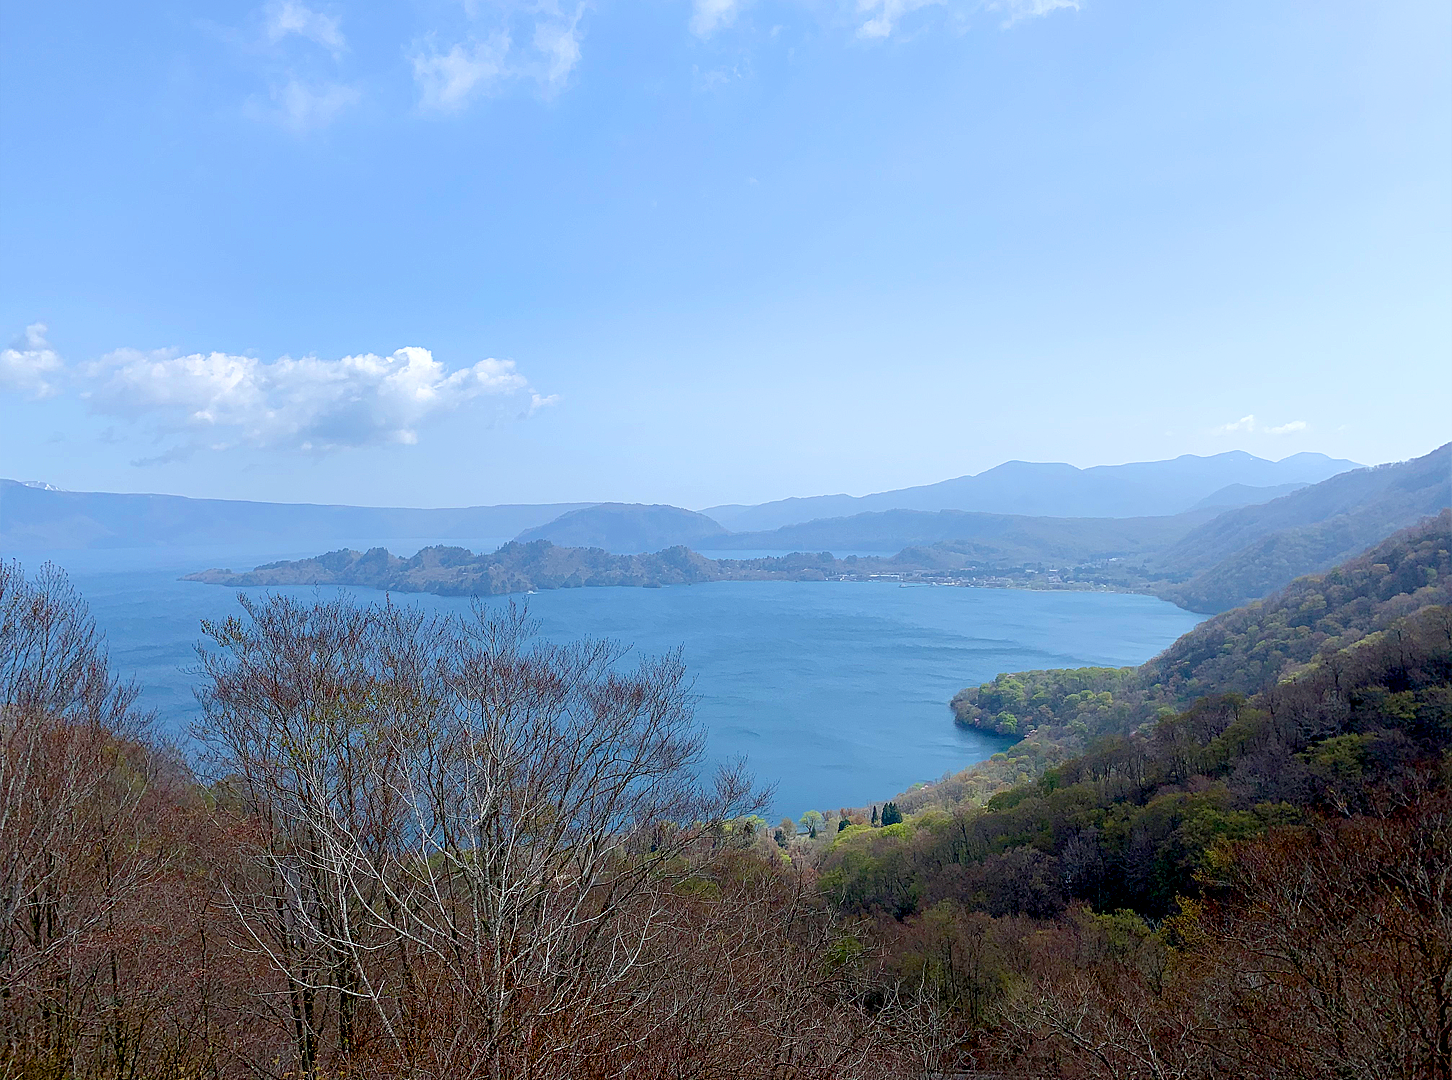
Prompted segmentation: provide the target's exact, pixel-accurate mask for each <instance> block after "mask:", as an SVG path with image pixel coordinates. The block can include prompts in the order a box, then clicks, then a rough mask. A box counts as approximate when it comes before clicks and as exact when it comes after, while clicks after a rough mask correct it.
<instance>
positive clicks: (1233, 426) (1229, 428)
mask: <svg viewBox="0 0 1452 1080" xmlns="http://www.w3.org/2000/svg"><path fill="white" fill-rule="evenodd" d="M1254 430H1255V416H1254V415H1251V416H1242V417H1241V418H1240V419H1239V420H1236V421H1234V422H1233V423H1230V424H1221V425H1220V426H1219V427H1218V428H1216V429H1215V434H1217V435H1234V434H1235V433H1237V432H1245V433H1247V434H1248V433H1250V432H1252V431H1254Z"/></svg>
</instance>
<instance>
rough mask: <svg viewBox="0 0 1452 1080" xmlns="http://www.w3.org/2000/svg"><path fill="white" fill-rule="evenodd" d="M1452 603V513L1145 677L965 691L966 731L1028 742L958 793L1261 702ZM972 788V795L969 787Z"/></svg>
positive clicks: (1201, 639)
mask: <svg viewBox="0 0 1452 1080" xmlns="http://www.w3.org/2000/svg"><path fill="white" fill-rule="evenodd" d="M1449 604H1452V514H1449V513H1448V512H1446V511H1444V512H1443V513H1441V514H1440V515H1438V516H1437V517H1435V518H1429V519H1427V520H1425V521H1423V522H1422V523H1420V524H1418V525H1416V526H1413V527H1411V528H1409V529H1405V530H1403V531H1401V532H1399V533H1397V534H1395V535H1394V536H1392V537H1390V538H1389V539H1387V540H1385V541H1383V542H1382V543H1380V544H1378V545H1377V546H1376V547H1374V548H1372V549H1371V550H1369V551H1367V552H1366V553H1364V554H1363V555H1361V556H1359V557H1357V558H1355V559H1352V560H1351V561H1350V562H1347V563H1345V564H1343V565H1342V566H1339V567H1337V568H1335V569H1333V570H1331V571H1329V572H1327V573H1325V574H1321V575H1316V576H1312V577H1304V578H1300V579H1298V580H1296V581H1294V582H1292V583H1291V584H1290V585H1288V586H1286V587H1285V588H1283V589H1281V590H1280V591H1279V592H1277V593H1275V594H1274V595H1272V596H1271V597H1269V598H1267V599H1265V600H1263V601H1257V602H1255V603H1252V604H1248V605H1246V606H1244V607H1241V608H1237V609H1235V610H1234V611H1229V612H1226V613H1224V614H1222V615H1219V616H1216V617H1215V618H1213V619H1210V620H1208V621H1206V622H1205V623H1203V624H1201V625H1200V626H1199V627H1197V628H1195V629H1194V630H1192V631H1191V632H1190V633H1188V634H1186V635H1185V636H1184V637H1182V638H1180V639H1179V641H1177V642H1175V644H1174V645H1172V646H1171V647H1170V648H1169V649H1167V650H1166V651H1165V652H1164V653H1162V654H1160V655H1159V656H1156V657H1155V658H1154V659H1152V660H1150V661H1149V662H1148V663H1146V664H1144V665H1142V666H1140V667H1138V668H1076V669H1065V670H1057V671H1028V672H1018V673H1013V674H1003V675H999V676H998V677H997V678H996V679H994V680H993V681H992V682H989V683H984V684H983V685H981V686H977V687H970V688H968V689H965V690H963V691H962V692H960V693H959V694H958V695H957V696H956V697H955V698H954V699H953V702H952V708H953V713H954V717H955V719H956V721H957V722H958V723H959V724H962V725H965V726H969V727H974V728H978V729H981V730H985V731H992V732H997V733H999V734H1004V735H1020V736H1024V739H1023V740H1022V742H1020V743H1019V744H1017V745H1015V746H1014V747H1013V748H1011V749H1010V750H1009V751H1007V753H1006V755H1005V757H1003V758H1002V759H1000V760H999V761H998V762H997V763H988V764H987V765H986V766H985V768H983V769H981V770H980V772H979V774H978V775H977V776H976V777H974V778H972V780H971V782H970V779H969V778H968V777H967V776H966V774H960V776H959V777H958V778H957V780H956V785H957V790H958V791H959V792H960V793H962V792H964V791H969V790H972V791H977V792H981V791H983V790H986V789H987V787H991V786H993V784H995V783H1001V781H1002V780H1003V778H1004V776H1005V775H1007V776H1008V777H1010V778H1012V777H1016V776H1021V775H1032V774H1034V773H1035V772H1036V771H1037V770H1038V769H1041V768H1043V767H1045V766H1046V765H1047V764H1050V763H1052V762H1054V761H1061V760H1063V759H1065V758H1066V757H1068V756H1069V755H1071V754H1073V753H1076V752H1078V751H1080V750H1082V749H1084V748H1085V747H1087V746H1088V745H1089V743H1090V742H1092V741H1093V740H1094V739H1095V738H1098V737H1101V736H1105V735H1122V734H1127V733H1129V732H1132V731H1134V730H1136V729H1138V728H1140V727H1141V726H1142V725H1144V724H1146V723H1147V722H1150V721H1152V720H1154V719H1155V718H1156V717H1157V716H1159V715H1162V714H1163V713H1165V712H1171V711H1174V710H1177V709H1181V708H1184V707H1186V706H1188V705H1189V704H1190V703H1191V702H1193V701H1194V700H1196V699H1197V698H1199V697H1202V696H1204V695H1214V694H1240V695H1251V694H1256V693H1260V692H1263V691H1266V690H1268V689H1270V688H1272V687H1274V686H1276V685H1277V684H1278V683H1280V682H1281V681H1283V680H1285V679H1287V678H1288V677H1290V676H1293V675H1295V674H1297V673H1298V672H1302V671H1305V670H1307V669H1309V668H1314V667H1324V666H1326V665H1330V664H1333V659H1332V658H1334V657H1341V658H1342V660H1336V661H1334V662H1335V663H1340V662H1344V659H1345V657H1346V656H1348V655H1351V654H1352V653H1354V652H1355V650H1357V649H1359V648H1362V647H1364V646H1365V645H1367V644H1369V643H1373V642H1375V641H1377V640H1379V639H1380V637H1381V636H1383V635H1385V634H1386V633H1387V632H1388V631H1389V628H1391V627H1393V626H1395V625H1396V624H1397V623H1398V621H1399V620H1402V619H1405V618H1406V617H1408V616H1410V615H1411V614H1413V613H1414V612H1417V611H1420V610H1423V609H1427V608H1431V607H1436V606H1439V605H1440V606H1444V607H1445V606H1446V605H1449ZM965 785H966V786H965Z"/></svg>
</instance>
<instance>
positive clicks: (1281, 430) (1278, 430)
mask: <svg viewBox="0 0 1452 1080" xmlns="http://www.w3.org/2000/svg"><path fill="white" fill-rule="evenodd" d="M1306 428H1307V424H1306V421H1304V420H1292V421H1290V422H1289V423H1285V424H1277V425H1275V426H1274V427H1266V426H1265V425H1264V424H1262V423H1261V422H1260V421H1258V420H1257V419H1256V418H1255V416H1254V414H1251V415H1249V416H1242V417H1241V418H1240V419H1239V420H1235V421H1233V422H1231V423H1229V424H1221V425H1220V426H1219V427H1218V428H1216V429H1215V434H1217V435H1237V434H1239V435H1254V434H1261V435H1296V434H1299V433H1300V432H1302V431H1305V430H1306Z"/></svg>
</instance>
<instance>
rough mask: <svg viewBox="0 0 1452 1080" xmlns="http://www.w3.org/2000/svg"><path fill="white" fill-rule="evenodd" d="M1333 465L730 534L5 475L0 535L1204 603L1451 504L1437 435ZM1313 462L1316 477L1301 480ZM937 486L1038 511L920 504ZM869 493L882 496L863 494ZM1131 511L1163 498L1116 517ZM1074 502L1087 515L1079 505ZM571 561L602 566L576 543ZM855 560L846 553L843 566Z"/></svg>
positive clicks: (1081, 484) (1323, 560)
mask: <svg viewBox="0 0 1452 1080" xmlns="http://www.w3.org/2000/svg"><path fill="white" fill-rule="evenodd" d="M1351 466H1353V463H1351V462H1347V461H1340V460H1336V459H1332V458H1328V457H1325V456H1324V455H1319V454H1297V455H1295V456H1294V457H1290V458H1286V459H1285V460H1284V461H1280V462H1270V461H1264V460H1262V459H1259V458H1255V457H1252V456H1251V455H1249V454H1242V453H1238V452H1236V453H1228V454H1217V455H1215V456H1213V457H1207V458H1198V457H1193V456H1190V455H1186V456H1183V457H1179V458H1175V459H1173V460H1171V461H1162V462H1139V463H1134V464H1132V465H1119V466H1105V467H1100V468H1096V469H1076V468H1074V467H1073V466H1069V465H1053V464H1050V465H1031V464H1028V463H1024V462H1009V463H1008V464H1006V465H1003V466H1000V467H999V468H997V469H990V470H988V471H987V472H985V473H982V474H979V475H978V476H974V477H960V478H958V479H956V480H950V481H945V482H944V483H943V484H936V485H930V486H929V487H925V488H908V489H903V490H902V491H899V492H883V493H880V494H878V495H872V496H864V497H862V498H860V499H854V498H851V497H848V496H824V497H822V498H820V499H799V500H785V501H783V502H781V503H766V504H762V505H761V506H759V507H734V508H732V507H727V508H721V507H716V508H713V511H714V513H715V514H719V515H720V516H721V517H725V518H726V519H727V520H728V521H730V522H732V523H734V524H736V525H737V526H738V528H737V529H736V530H731V529H728V528H726V527H725V526H724V524H723V523H722V521H721V520H720V518H719V517H717V516H713V514H707V513H703V512H697V511H692V510H686V509H683V508H681V507H676V506H668V505H660V504H653V505H642V504H629V503H595V504H582V503H555V504H541V505H508V506H485V507H465V508H458V509H438V510H427V509H407V508H374V507H348V506H326V505H308V504H303V505H293V504H281V503H248V502H231V501H227V500H217V499H186V498H181V497H178V496H165V495H121V494H106V493H86V492H66V491H58V490H54V489H47V488H44V487H42V486H38V485H29V484H20V483H16V482H14V481H8V480H7V481H0V550H3V551H4V552H6V553H15V552H20V551H34V550H46V549H65V548H72V549H74V548H86V547H91V548H94V547H124V546H151V545H162V544H198V545H200V544H208V543H216V542H220V541H225V542H227V543H230V544H237V543H239V542H243V543H247V542H254V541H266V542H268V543H277V542H280V541H286V542H289V543H295V544H308V545H311V544H322V543H326V542H328V541H330V540H355V539H368V540H370V541H374V542H376V541H387V540H390V539H398V540H404V539H434V540H443V539H459V540H465V541H469V542H471V543H472V545H473V546H474V547H476V548H480V549H483V548H491V549H492V548H493V547H494V546H496V545H498V544H499V543H500V542H501V541H502V540H504V539H506V538H508V537H510V536H513V537H514V538H515V539H516V540H518V541H519V542H521V543H523V544H527V545H528V544H533V543H534V542H536V541H547V542H548V544H549V545H552V546H553V547H554V548H556V549H560V550H561V551H564V550H574V551H585V550H588V549H593V550H596V551H598V552H600V553H602V554H604V553H609V554H611V555H614V556H634V555H642V554H646V553H650V552H663V551H665V550H666V549H670V548H683V549H690V550H692V551H695V552H700V551H707V552H715V553H720V554H726V553H735V552H739V553H741V555H742V556H744V557H746V558H752V557H753V556H754V555H760V554H765V553H774V552H775V553H780V552H791V551H796V552H812V553H823V558H824V559H826V560H827V562H826V563H824V564H823V567H824V569H826V570H828V571H830V572H836V571H832V570H831V566H829V565H828V564H831V563H832V560H831V557H830V556H828V555H825V553H826V552H836V553H838V554H839V555H845V554H846V553H849V552H862V553H864V554H865V553H875V554H878V555H879V556H880V558H879V559H874V560H871V561H872V563H873V564H874V569H873V571H872V572H874V573H875V572H877V571H878V570H885V569H888V568H890V567H891V566H896V567H901V568H904V569H909V568H910V569H911V570H913V571H914V572H918V573H932V572H938V571H942V572H945V573H958V574H961V573H967V572H974V573H998V572H1000V571H1003V572H1007V571H1015V570H1017V571H1021V572H1022V573H1023V574H1025V575H1032V574H1035V573H1039V572H1040V571H1045V572H1048V573H1052V574H1055V575H1058V580H1060V581H1061V582H1062V583H1064V584H1071V583H1072V584H1078V585H1084V584H1095V585H1110V586H1114V587H1120V588H1131V589H1136V590H1140V591H1147V592H1154V593H1156V594H1157V595H1160V596H1163V597H1164V598H1166V599H1169V600H1173V601H1174V602H1176V603H1178V604H1181V605H1182V606H1185V607H1188V608H1190V609H1192V610H1196V611H1207V612H1214V611H1222V610H1225V609H1227V608H1230V607H1234V606H1236V605H1238V604H1242V603H1245V602H1247V601H1249V600H1253V599H1255V598H1257V597H1260V596H1264V595H1266V594H1267V593H1269V592H1270V591H1273V590H1274V589H1276V588H1279V587H1280V586H1282V585H1284V584H1286V583H1287V582H1289V581H1290V580H1292V579H1293V578H1296V577H1298V576H1301V575H1304V574H1308V573H1315V572H1317V571H1320V570H1324V569H1325V568H1327V567H1329V566H1332V565H1334V564H1335V563H1337V562H1338V561H1342V560H1344V559H1346V558H1349V557H1350V556H1352V555H1354V554H1355V553H1357V552H1359V551H1361V550H1362V549H1364V548H1365V547H1367V546H1368V545H1370V544H1373V543H1376V542H1378V541H1380V540H1381V539H1383V538H1384V537H1386V536H1388V535H1390V534H1391V533H1392V532H1395V531H1396V530H1397V529H1400V528H1405V527H1407V526H1409V525H1411V524H1414V523H1415V522H1417V521H1419V520H1421V519H1422V518H1424V517H1427V516H1429V515H1433V514H1436V513H1437V512H1438V511H1440V510H1441V509H1442V508H1444V507H1446V506H1448V505H1449V503H1452V444H1448V445H1445V446H1442V447H1440V448H1439V449H1437V450H1435V451H1433V452H1432V453H1430V454H1427V455H1425V456H1423V457H1421V458H1416V459H1414V460H1412V461H1407V462H1400V463H1395V464H1390V465H1383V466H1377V467H1375V468H1356V467H1351ZM1319 474H1329V475H1326V476H1323V477H1322V478H1321V479H1320V480H1317V481H1314V482H1313V481H1311V480H1308V479H1306V478H1307V477H1312V476H1316V475H1319ZM1247 481H1277V482H1276V483H1260V484H1257V483H1248V482H1247ZM842 500H847V501H846V502H845V503H844V502H843V501H842ZM943 501H958V502H970V503H971V502H976V503H977V504H979V505H1016V506H1019V507H1022V508H1037V509H1040V510H1043V509H1045V508H1050V509H1052V511H1053V512H1052V513H1011V512H1003V511H998V510H993V511H989V510H982V509H962V508H957V507H948V508H942V507H939V508H936V509H928V508H924V506H923V505H921V504H928V505H929V506H931V505H932V504H933V503H935V502H938V503H940V502H943ZM894 502H900V503H918V504H920V505H918V506H901V505H891V504H892V503H894ZM872 506H882V507H884V508H882V509H862V508H863V507H872ZM830 507H845V508H847V509H849V510H854V509H855V510H856V512H854V513H849V514H845V515H839V516H829V517H817V518H813V519H811V520H806V521H795V522H791V523H789V524H784V525H779V526H777V527H775V528H770V529H757V530H749V529H742V528H740V527H739V526H741V525H743V524H745V523H749V522H760V521H770V520H778V519H780V518H782V517H792V516H795V515H799V514H800V513H807V512H812V510H813V509H815V510H826V509H827V508H830ZM1135 508H1151V509H1153V508H1158V509H1160V510H1163V511H1165V512H1162V513H1145V514H1141V515H1137V516H1134V515H1129V514H1128V513H1126V512H1127V511H1129V510H1131V509H1135ZM1087 510H1095V511H1097V512H1096V513H1092V514H1090V513H1086V512H1082V511H1087ZM725 511H732V513H726V512H725ZM450 557H451V558H452V557H453V556H450ZM552 558H555V559H557V560H558V559H566V558H568V559H575V560H576V561H579V560H580V559H583V556H579V557H577V556H568V557H567V556H564V555H557V556H552ZM592 558H593V557H592ZM596 561H598V560H596ZM370 565H371V564H370ZM580 565H581V566H585V567H587V568H589V569H590V570H591V572H592V573H597V574H598V573H599V572H603V571H602V570H601V567H597V566H595V563H594V562H591V561H590V560H589V559H585V560H584V561H583V562H581V564H580ZM833 565H835V564H833ZM602 566H603V564H602ZM317 569H318V568H314V570H317ZM737 569H738V570H739V569H740V568H737ZM866 569H867V567H866V564H864V565H863V566H862V567H859V568H856V570H854V571H853V572H859V571H862V570H866ZM837 570H839V571H840V570H842V568H841V567H838V568H837ZM310 572H312V571H310ZM319 572H320V571H319ZM351 572H353V571H350V573H351ZM358 572H360V573H361V572H363V570H362V567H361V565H360V568H359V570H358ZM368 572H369V573H371V572H372V571H371V570H369V571H368ZM410 572H412V571H410ZM429 572H430V573H432V572H433V571H432V570H430V571H429ZM735 572H737V571H736V570H733V571H731V573H735ZM773 572H775V571H773ZM570 573H573V571H571V572H570ZM713 573H714V571H713ZM565 576H566V577H568V576H570V575H569V573H567V574H566V575H565ZM638 576H639V575H637V574H635V573H634V571H632V572H630V573H626V574H625V576H624V579H622V580H627V581H629V582H632V583H633V582H635V581H636V578H637V577H638ZM500 580H501V581H502V580H504V579H502V578H501V579H500ZM511 580H512V579H511ZM521 580H523V579H521ZM600 580H601V581H603V580H604V579H603V578H601V579H600ZM1026 580H1027V579H1026Z"/></svg>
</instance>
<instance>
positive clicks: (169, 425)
mask: <svg viewBox="0 0 1452 1080" xmlns="http://www.w3.org/2000/svg"><path fill="white" fill-rule="evenodd" d="M44 335H45V327H44V326H42V325H40V324H39V323H37V324H35V325H34V326H31V327H28V328H27V330H26V346H27V347H26V348H24V349H7V350H5V351H4V353H3V354H0V387H3V388H5V389H7V390H13V391H16V392H18V393H21V394H25V395H29V396H34V397H43V396H51V395H54V394H57V393H59V392H61V389H62V388H65V389H68V390H70V391H71V392H73V393H75V394H77V395H78V396H79V397H81V398H83V399H84V400H86V401H87V402H88V403H89V405H90V407H91V409H92V411H94V412H97V413H100V414H103V415H107V416H116V417H120V418H122V419H125V420H129V421H131V422H133V423H141V424H144V425H145V426H146V427H147V428H148V429H149V430H150V432H151V434H152V435H153V436H154V437H155V438H156V439H157V441H158V443H160V444H162V445H165V446H166V447H167V448H166V449H165V450H164V452H162V453H161V454H160V455H159V456H158V457H154V458H150V459H146V460H145V461H143V462H138V464H149V463H156V462H160V461H169V460H176V459H179V458H183V457H186V456H189V455H190V454H193V453H195V452H196V451H198V450H201V449H210V450H227V449H232V448H237V447H243V448H249V449H255V450H300V451H305V452H311V453H327V452H331V451H337V450H349V449H360V448H364V447H371V446H386V445H390V444H393V445H404V446H409V445H412V444H414V443H416V442H418V439H419V430H420V428H421V427H423V426H424V425H426V424H427V423H429V422H430V421H431V420H434V419H437V418H438V417H439V416H441V415H443V414H445V413H448V412H451V411H453V410H456V409H459V408H461V407H463V406H465V405H468V404H470V403H471V402H474V401H476V400H478V399H481V398H495V399H498V400H500V401H504V400H508V399H511V398H515V397H516V396H518V397H519V398H522V399H523V400H522V402H521V404H520V405H519V406H518V410H519V412H520V414H521V415H522V416H528V415H532V414H534V413H535V412H537V411H538V410H539V409H541V408H544V407H547V406H549V405H553V404H555V403H556V402H557V401H558V400H559V399H558V397H556V396H554V395H549V396H545V395H541V394H539V393H538V392H536V391H535V390H534V389H533V388H532V387H531V386H530V384H529V380H528V379H526V378H525V377H524V375H523V374H521V373H520V372H519V371H518V370H517V369H516V368H515V365H514V362H513V361H512V360H495V359H492V358H490V359H486V360H480V361H478V362H477V363H475V364H472V365H471V366H469V367H465V368H460V369H458V370H456V371H449V370H447V369H446V368H445V367H444V365H443V364H442V363H440V362H439V361H438V360H436V359H435V358H434V356H433V354H432V353H431V352H430V351H429V350H428V349H423V348H418V347H416V346H410V347H406V348H402V349H399V350H397V351H396V352H394V353H393V354H391V355H389V356H379V355H377V354H374V353H364V354H361V355H358V356H344V357H341V358H339V359H337V360H325V359H320V358H319V357H316V356H305V357H302V358H300V359H294V358H293V357H290V356H284V357H282V358H281V359H278V360H275V361H272V362H270V363H269V362H265V361H262V360H258V359H257V358H255V357H251V356H236V355H232V354H230V353H221V352H213V353H191V354H187V355H181V354H178V353H177V352H175V351H174V350H159V351H154V352H142V351H140V350H137V349H118V350H116V351H115V352H112V353H109V354H107V355H106V356H104V357H102V358H101V359H100V360H98V361H96V362H94V363H88V364H77V365H67V364H66V363H65V362H64V361H63V360H62V358H61V357H60V356H59V355H57V354H56V352H55V351H54V350H53V349H51V348H50V346H49V345H48V344H47V343H46V341H45V337H44Z"/></svg>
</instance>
